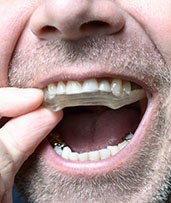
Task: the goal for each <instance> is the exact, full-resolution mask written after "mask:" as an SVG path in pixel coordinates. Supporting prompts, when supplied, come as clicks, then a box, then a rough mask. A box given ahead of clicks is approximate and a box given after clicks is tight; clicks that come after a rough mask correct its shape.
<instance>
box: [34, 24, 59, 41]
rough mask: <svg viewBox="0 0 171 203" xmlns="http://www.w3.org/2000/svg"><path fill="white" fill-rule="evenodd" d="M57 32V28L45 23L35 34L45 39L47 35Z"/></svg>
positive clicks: (53, 34) (54, 34)
mask: <svg viewBox="0 0 171 203" xmlns="http://www.w3.org/2000/svg"><path fill="white" fill-rule="evenodd" d="M58 33H59V30H58V29H57V28H56V27H54V26H50V25H46V26H44V27H42V28H41V29H40V30H38V32H37V34H38V35H39V37H40V38H41V39H46V38H47V37H48V36H49V37H52V36H56V34H58Z"/></svg>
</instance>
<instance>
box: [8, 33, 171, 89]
mask: <svg viewBox="0 0 171 203" xmlns="http://www.w3.org/2000/svg"><path fill="white" fill-rule="evenodd" d="M78 63H80V64H82V66H85V67H86V66H87V67H89V66H90V64H92V65H93V64H100V66H103V67H106V69H107V70H110V71H111V72H117V73H119V74H122V73H126V74H128V75H130V76H133V77H135V78H136V77H139V80H143V81H144V82H145V83H146V84H147V86H151V87H154V86H155V88H158V89H155V91H159V89H163V88H166V86H167V87H170V83H171V82H170V78H171V77H170V71H169V67H167V65H166V63H165V61H164V59H163V57H162V55H161V54H160V53H159V51H158V49H157V48H156V47H155V46H154V45H153V44H152V43H147V42H143V41H142V40H140V39H139V38H137V39H136V38H134V39H132V38H131V39H117V38H116V39H113V37H112V36H111V37H109V36H108V37H94V38H86V39H80V40H77V41H64V40H53V41H39V42H37V43H36V44H34V48H32V47H31V45H28V46H26V47H24V48H23V49H19V50H16V51H15V52H14V55H13V58H12V60H11V63H10V65H9V85H10V86H17V87H25V86H27V84H28V81H31V80H33V78H34V77H36V75H37V74H38V73H40V71H41V74H44V75H48V74H49V73H54V72H56V73H57V74H59V73H61V72H63V71H65V69H67V71H68V72H69V69H70V67H72V66H73V65H74V64H78Z"/></svg>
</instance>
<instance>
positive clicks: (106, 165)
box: [39, 102, 158, 176]
mask: <svg viewBox="0 0 171 203" xmlns="http://www.w3.org/2000/svg"><path fill="white" fill-rule="evenodd" d="M157 109H158V102H149V104H148V107H147V110H146V112H145V114H144V116H143V119H142V120H141V123H140V125H139V127H138V129H137V130H136V132H135V134H134V137H133V138H132V140H131V141H130V143H128V145H127V146H126V147H124V148H123V149H122V150H121V151H120V152H118V153H117V154H116V155H115V156H113V157H110V158H107V159H104V160H100V161H85V162H78V161H69V160H66V159H63V158H62V157H61V156H59V155H58V154H57V153H56V152H55V151H54V149H53V148H52V146H51V145H50V144H49V142H48V140H47V139H46V140H44V141H43V142H42V144H41V145H40V146H39V151H40V153H41V156H42V157H43V159H44V160H45V162H46V163H47V164H48V165H49V166H51V167H53V168H54V169H55V170H57V171H59V172H62V173H65V174H69V175H86V176H89V175H93V174H94V175H95V174H101V173H104V172H105V173H106V172H109V171H111V170H118V169H119V168H124V167H127V166H128V165H130V164H131V162H132V161H134V157H135V155H136V154H137V153H138V151H139V149H140V147H142V146H143V141H144V139H145V138H146V137H147V136H148V133H146V132H147V130H148V129H149V128H150V127H152V122H150V120H151V119H152V116H153V115H155V113H154V112H156V110H157ZM152 120H153V119H152Z"/></svg>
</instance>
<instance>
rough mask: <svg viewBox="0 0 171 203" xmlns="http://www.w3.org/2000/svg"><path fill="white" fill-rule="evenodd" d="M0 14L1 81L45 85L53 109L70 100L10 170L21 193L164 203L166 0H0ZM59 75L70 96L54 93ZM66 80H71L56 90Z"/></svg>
mask: <svg viewBox="0 0 171 203" xmlns="http://www.w3.org/2000/svg"><path fill="white" fill-rule="evenodd" d="M0 16H1V20H0V27H1V32H0V40H1V45H0V53H1V55H0V68H1V74H0V86H16V87H36V88H40V89H46V88H47V86H48V85H49V84H52V85H51V86H49V88H48V92H47V95H48V96H47V97H48V99H49V98H50V97H51V98H52V97H55V99H54V100H55V101H53V102H52V103H53V105H55V107H56V106H58V105H57V104H56V103H57V102H58V101H59V99H58V98H62V99H63V100H62V102H61V103H60V105H61V106H62V105H64V107H65V106H66V107H68V108H66V109H64V117H63V119H62V121H61V123H60V124H59V125H58V126H57V127H56V128H55V129H54V130H53V131H52V133H51V136H49V135H48V136H47V139H46V140H44V141H43V142H42V144H41V145H40V146H39V147H38V148H37V149H36V151H35V152H34V154H33V155H32V156H31V157H30V158H29V159H28V160H27V161H26V162H25V163H24V165H23V167H22V169H21V170H20V171H19V174H18V176H17V177H16V184H17V185H18V188H19V189H20V190H21V192H22V193H23V194H24V195H25V197H27V198H28V200H29V201H30V202H48V201H51V202H77V201H78V202H117V203H123V202H139V203H141V202H164V200H165V199H166V198H167V196H168V193H169V178H170V177H171V172H170V170H171V127H170V126H171V125H170V121H171V119H170V118H171V101H170V100H171V95H170V85H171V75H170V71H171V1H170V0H164V1H163V0H150V1H146V0H94V1H88V0H84V1H81V0H80V1H79V0H77V1H75V0H0ZM88 79H92V80H91V81H90V83H88V81H87V80H88ZM115 79H117V80H115ZM58 81H61V83H62V85H61V86H58V89H59V92H60V91H69V96H65V95H64V93H63V92H62V93H61V94H60V95H58V94H59V93H54V91H57V90H56V87H55V90H54V85H58ZM68 81H75V82H74V83H73V84H68V86H67V88H68V89H69V90H63V89H65V88H66V87H64V86H66V84H67V83H68ZM103 81H105V82H103ZM76 82H78V83H76ZM86 82H87V83H86ZM129 82H131V83H129ZM63 83H64V84H63ZM83 84H86V85H87V86H88V87H87V88H88V93H87V92H86V91H87V90H86V87H85V89H81V90H80V88H83V87H82V86H83ZM125 84H126V85H125ZM86 85H85V86H86ZM112 85H113V86H112ZM97 86H98V87H97ZM130 86H131V89H130ZM100 88H101V89H100ZM110 88H112V90H113V91H112V93H113V96H111V95H112V93H111V89H110ZM78 89H79V90H78ZM50 91H52V92H50ZM71 91H72V94H73V95H72V94H71ZM144 91H145V97H144V96H141V94H142V95H143V92H144ZM134 93H135V95H134ZM123 95H124V96H123ZM136 96H137V98H138V99H136ZM113 98H114V99H113ZM74 99H75V100H74ZM93 99H94V100H93ZM93 101H94V103H93ZM86 102H87V103H88V104H91V105H90V106H89V105H87V106H83V105H85V104H86ZM121 103H122V104H121ZM71 104H73V107H72V108H71V107H70V105H71ZM127 104H128V105H127ZM94 105H95V106H94ZM97 105H98V106H97ZM111 105H112V106H111ZM113 105H114V106H117V107H116V108H117V109H114V110H113V109H111V108H109V106H110V107H112V108H115V107H113ZM79 106H82V107H79ZM106 106H107V107H106ZM130 132H131V133H130ZM30 133H31V132H30ZM128 134H130V135H131V134H133V136H132V138H129V139H130V140H129V141H125V140H127V138H126V136H127V135H128ZM57 137H60V138H57ZM59 142H62V143H65V145H66V146H69V147H70V149H71V150H72V152H65V153H64V151H67V150H66V148H65V150H64V149H63V148H62V147H60V146H59V147H58V148H56V149H58V150H59V151H60V152H61V153H63V154H62V156H63V157H62V156H61V155H59V154H57V153H56V152H55V150H54V148H55V146H57V145H59ZM120 143H124V144H125V147H124V148H122V147H121V146H122V144H120ZM109 145H110V146H114V147H113V148H110V147H108V146H109ZM103 149H104V150H103ZM62 150H63V152H62ZM73 152H76V153H73ZM85 152H88V153H85ZM90 152H91V153H90ZM76 159H77V160H76Z"/></svg>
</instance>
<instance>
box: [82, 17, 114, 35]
mask: <svg viewBox="0 0 171 203" xmlns="http://www.w3.org/2000/svg"><path fill="white" fill-rule="evenodd" d="M109 28H110V25H109V24H108V23H106V22H103V21H98V20H94V21H90V22H86V23H84V24H82V25H81V27H80V30H81V31H84V32H92V31H97V30H102V29H109Z"/></svg>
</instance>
